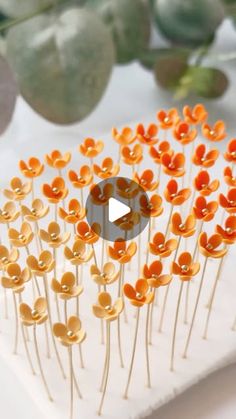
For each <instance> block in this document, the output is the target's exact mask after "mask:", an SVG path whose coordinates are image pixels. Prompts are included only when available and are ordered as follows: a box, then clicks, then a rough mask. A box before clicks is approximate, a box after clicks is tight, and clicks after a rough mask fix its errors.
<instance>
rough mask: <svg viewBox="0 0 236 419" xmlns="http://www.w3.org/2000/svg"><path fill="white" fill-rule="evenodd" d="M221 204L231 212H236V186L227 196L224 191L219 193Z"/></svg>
mask: <svg viewBox="0 0 236 419" xmlns="http://www.w3.org/2000/svg"><path fill="white" fill-rule="evenodd" d="M219 204H220V205H221V207H222V208H224V209H225V210H226V211H227V212H229V213H230V214H235V213H236V188H232V189H230V190H229V192H228V193H227V196H225V195H223V194H222V193H221V194H220V195H219Z"/></svg>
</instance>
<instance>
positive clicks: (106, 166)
mask: <svg viewBox="0 0 236 419" xmlns="http://www.w3.org/2000/svg"><path fill="white" fill-rule="evenodd" d="M93 171H94V173H95V175H97V176H98V177H100V179H108V178H109V177H115V176H117V175H118V173H119V171H120V166H119V164H114V162H113V160H112V158H110V157H106V158H105V159H104V160H103V162H102V166H101V167H100V166H98V164H94V165H93Z"/></svg>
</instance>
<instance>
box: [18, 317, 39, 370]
mask: <svg viewBox="0 0 236 419" xmlns="http://www.w3.org/2000/svg"><path fill="white" fill-rule="evenodd" d="M24 327H25V326H24V325H23V324H22V323H21V333H22V337H23V343H24V347H25V353H26V357H27V359H28V362H29V366H30V369H31V372H32V374H33V375H36V372H35V370H34V367H33V362H32V359H31V356H30V352H29V348H28V344H27V340H26V337H25V330H24Z"/></svg>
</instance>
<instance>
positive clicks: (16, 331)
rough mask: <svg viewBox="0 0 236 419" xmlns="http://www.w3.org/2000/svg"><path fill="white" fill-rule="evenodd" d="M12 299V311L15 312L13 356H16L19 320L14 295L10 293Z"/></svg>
mask: <svg viewBox="0 0 236 419" xmlns="http://www.w3.org/2000/svg"><path fill="white" fill-rule="evenodd" d="M12 297H13V303H14V311H15V343H14V350H13V354H14V355H17V348H18V337H19V319H18V310H17V302H16V295H15V293H14V292H12Z"/></svg>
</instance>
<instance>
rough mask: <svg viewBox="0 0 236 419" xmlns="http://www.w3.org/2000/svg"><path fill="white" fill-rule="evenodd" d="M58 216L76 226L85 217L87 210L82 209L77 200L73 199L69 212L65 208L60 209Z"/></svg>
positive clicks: (69, 205)
mask: <svg viewBox="0 0 236 419" xmlns="http://www.w3.org/2000/svg"><path fill="white" fill-rule="evenodd" d="M58 215H59V217H60V218H61V219H62V220H65V221H66V223H70V224H76V223H78V221H81V220H82V219H83V218H84V217H85V215H86V210H85V209H84V208H82V207H81V205H80V203H79V201H78V200H77V199H71V200H70V202H69V204H68V211H66V210H65V209H64V208H59V209H58Z"/></svg>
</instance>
